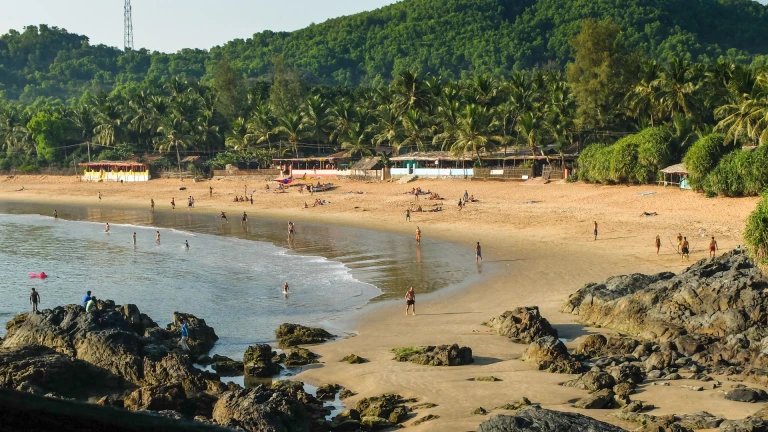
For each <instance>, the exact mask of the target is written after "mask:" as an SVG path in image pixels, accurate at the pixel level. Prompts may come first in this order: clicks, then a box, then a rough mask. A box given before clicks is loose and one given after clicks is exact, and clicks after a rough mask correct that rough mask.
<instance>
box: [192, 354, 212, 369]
mask: <svg viewBox="0 0 768 432" xmlns="http://www.w3.org/2000/svg"><path fill="white" fill-rule="evenodd" d="M195 363H197V364H199V365H202V366H208V365H209V364H211V363H213V359H212V358H211V357H210V356H208V355H207V354H206V355H201V356H200V357H198V358H197V360H195Z"/></svg>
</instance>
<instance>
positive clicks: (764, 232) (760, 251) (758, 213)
mask: <svg viewBox="0 0 768 432" xmlns="http://www.w3.org/2000/svg"><path fill="white" fill-rule="evenodd" d="M744 244H745V245H746V246H747V250H748V251H749V254H750V256H751V257H752V259H753V260H755V262H756V263H758V264H759V265H760V266H761V267H763V268H765V266H766V263H768V193H763V198H762V199H761V200H760V202H759V203H757V207H755V210H754V211H753V212H752V213H751V214H750V215H749V217H748V218H747V226H746V228H745V229H744Z"/></svg>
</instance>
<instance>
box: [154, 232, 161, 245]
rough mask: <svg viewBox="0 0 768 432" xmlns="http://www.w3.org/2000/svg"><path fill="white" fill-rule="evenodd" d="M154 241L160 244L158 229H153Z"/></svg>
mask: <svg viewBox="0 0 768 432" xmlns="http://www.w3.org/2000/svg"><path fill="white" fill-rule="evenodd" d="M155 241H156V242H157V244H160V231H155Z"/></svg>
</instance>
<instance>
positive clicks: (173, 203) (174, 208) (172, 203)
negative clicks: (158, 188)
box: [171, 198, 176, 210]
mask: <svg viewBox="0 0 768 432" xmlns="http://www.w3.org/2000/svg"><path fill="white" fill-rule="evenodd" d="M171 210H176V198H171Z"/></svg>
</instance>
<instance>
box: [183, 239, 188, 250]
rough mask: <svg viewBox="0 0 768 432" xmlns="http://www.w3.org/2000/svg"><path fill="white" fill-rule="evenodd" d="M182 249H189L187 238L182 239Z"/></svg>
mask: <svg viewBox="0 0 768 432" xmlns="http://www.w3.org/2000/svg"><path fill="white" fill-rule="evenodd" d="M184 249H189V240H184Z"/></svg>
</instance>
